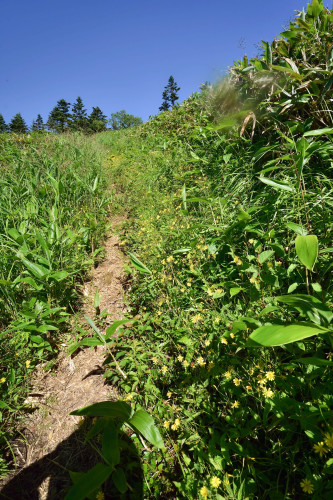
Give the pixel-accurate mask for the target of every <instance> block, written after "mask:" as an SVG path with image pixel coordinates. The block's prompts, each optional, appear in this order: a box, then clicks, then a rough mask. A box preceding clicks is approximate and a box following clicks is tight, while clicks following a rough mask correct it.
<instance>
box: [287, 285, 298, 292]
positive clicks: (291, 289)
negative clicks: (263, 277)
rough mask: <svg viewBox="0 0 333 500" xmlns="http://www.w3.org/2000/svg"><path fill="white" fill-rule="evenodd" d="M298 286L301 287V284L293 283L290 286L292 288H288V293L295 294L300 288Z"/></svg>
mask: <svg viewBox="0 0 333 500" xmlns="http://www.w3.org/2000/svg"><path fill="white" fill-rule="evenodd" d="M298 285H299V283H292V284H291V285H290V287H289V288H288V290H287V292H288V293H293V292H294V291H295V290H296V288H297V287H298Z"/></svg>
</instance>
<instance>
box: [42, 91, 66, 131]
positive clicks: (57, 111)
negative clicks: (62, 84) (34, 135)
mask: <svg viewBox="0 0 333 500" xmlns="http://www.w3.org/2000/svg"><path fill="white" fill-rule="evenodd" d="M69 106H70V102H67V101H65V99H60V100H59V101H58V102H57V105H56V106H55V107H54V108H53V109H52V111H51V113H50V114H49V117H48V120H47V127H48V128H49V129H50V130H53V131H54V132H65V130H66V129H68V128H69V126H70V124H71V114H70V112H69Z"/></svg>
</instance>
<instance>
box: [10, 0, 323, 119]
mask: <svg viewBox="0 0 333 500" xmlns="http://www.w3.org/2000/svg"><path fill="white" fill-rule="evenodd" d="M306 3H307V1H306V0H275V1H273V0H234V1H231V0H165V1H161V0H122V1H121V0H120V1H119V0H118V1H115V0H80V1H79V0H30V1H27V0H0V30H1V42H0V53H1V72H0V113H1V114H3V116H4V118H5V120H6V122H8V121H10V119H11V118H12V117H13V115H14V114H16V113H18V112H19V113H21V114H22V116H23V118H24V119H25V120H26V122H27V123H28V125H31V122H32V120H33V119H34V118H35V117H36V116H37V114H38V113H40V114H41V115H42V116H43V119H44V120H46V119H47V116H48V114H49V112H50V110H51V109H52V108H53V107H54V106H55V105H56V102H57V100H59V99H61V98H64V99H66V100H67V101H69V102H71V103H73V102H74V100H75V99H76V97H77V96H78V95H79V96H81V97H82V99H83V102H84V104H85V106H86V108H87V109H88V112H90V111H91V107H92V106H99V107H100V108H101V109H102V111H103V112H104V113H105V114H106V115H107V116H108V117H109V116H110V114H111V113H112V112H115V111H119V110H120V109H126V111H127V112H129V113H131V114H134V115H136V116H141V117H142V118H143V119H144V120H146V119H147V118H148V116H149V115H154V114H156V113H158V108H159V106H160V105H161V95H162V91H163V89H164V86H165V85H166V84H167V80H168V78H169V76H170V75H171V74H172V75H173V76H174V78H175V80H176V82H177V83H178V85H179V86H180V87H181V91H180V99H181V100H183V99H186V98H187V97H188V96H189V95H190V94H191V93H192V92H194V91H195V90H197V89H198V87H199V86H200V84H201V83H204V82H205V81H210V82H213V81H214V80H216V78H217V77H218V76H219V75H222V74H223V73H224V72H225V71H226V70H227V68H228V66H230V65H231V64H232V63H233V61H234V60H236V59H240V58H242V56H243V55H244V53H246V54H247V55H248V56H253V55H256V54H257V53H258V48H257V46H256V45H257V44H258V43H260V41H261V40H269V41H272V40H273V38H274V37H275V36H277V35H278V33H279V32H280V31H281V30H282V29H283V28H284V27H285V26H286V25H287V24H288V22H289V21H290V20H291V19H292V18H293V16H294V13H295V11H296V10H300V9H301V8H302V7H303V6H305V5H306ZM324 3H326V2H324Z"/></svg>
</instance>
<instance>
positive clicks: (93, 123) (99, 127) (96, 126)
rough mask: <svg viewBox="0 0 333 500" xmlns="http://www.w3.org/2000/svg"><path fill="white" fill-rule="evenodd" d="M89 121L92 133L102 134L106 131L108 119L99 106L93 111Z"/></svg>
mask: <svg viewBox="0 0 333 500" xmlns="http://www.w3.org/2000/svg"><path fill="white" fill-rule="evenodd" d="M88 120H89V128H90V130H91V131H92V132H102V131H103V130H105V129H106V122H107V117H106V116H105V115H104V114H103V112H102V110H101V109H100V108H99V107H98V106H97V107H96V108H93V109H92V112H91V113H90V115H89V118H88Z"/></svg>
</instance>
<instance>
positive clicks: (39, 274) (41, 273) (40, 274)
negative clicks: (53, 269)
mask: <svg viewBox="0 0 333 500" xmlns="http://www.w3.org/2000/svg"><path fill="white" fill-rule="evenodd" d="M17 256H18V258H19V259H20V260H21V261H22V262H23V264H24V265H25V267H26V268H27V269H28V270H29V271H30V272H31V273H32V274H33V275H34V276H35V277H36V278H39V279H41V278H44V277H45V276H47V275H48V274H49V270H48V269H47V268H46V267H44V266H40V265H39V264H35V263H34V262H31V261H30V260H28V259H26V258H25V257H24V256H23V254H22V253H21V252H17Z"/></svg>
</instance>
